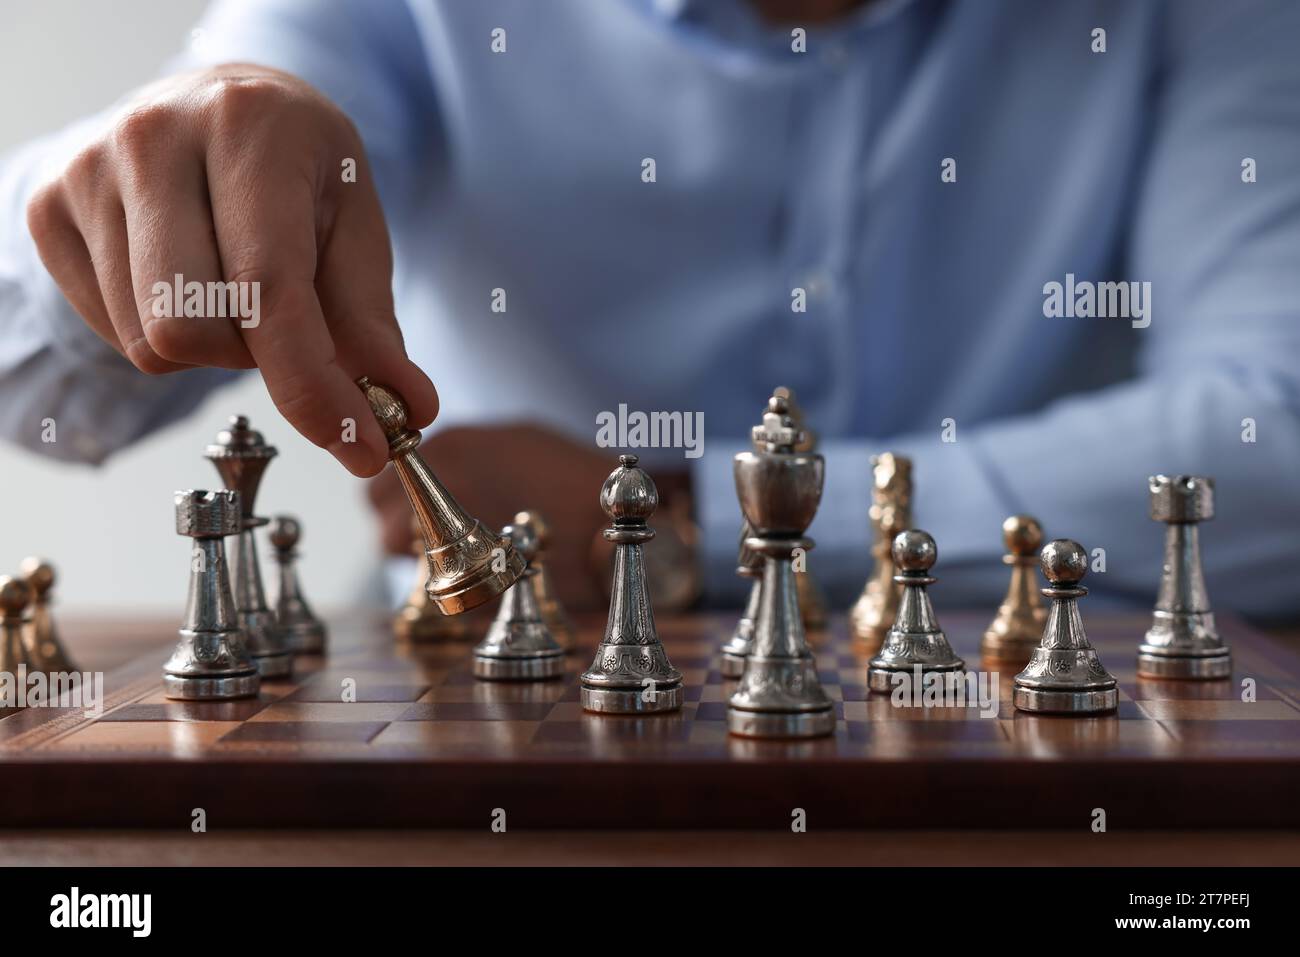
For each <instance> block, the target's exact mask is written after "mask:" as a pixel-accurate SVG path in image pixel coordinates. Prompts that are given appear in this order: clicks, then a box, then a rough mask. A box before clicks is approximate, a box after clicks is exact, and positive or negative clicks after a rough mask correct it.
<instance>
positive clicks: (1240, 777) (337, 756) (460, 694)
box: [0, 613, 1300, 831]
mask: <svg viewBox="0 0 1300 957" xmlns="http://www.w3.org/2000/svg"><path fill="white" fill-rule="evenodd" d="M732 623H733V616H720V615H694V616H687V617H683V618H677V619H664V620H661V621H660V622H659V630H660V634H661V635H662V637H663V639H664V641H665V644H666V646H667V648H668V651H669V654H670V656H671V658H672V660H673V663H674V664H675V665H676V666H677V667H678V669H680V670H681V671H682V673H683V675H684V676H685V686H686V704H685V706H684V707H683V709H682V711H681V712H680V713H678V714H669V715H659V716H653V717H644V718H635V717H612V716H600V715H593V714H586V713H584V712H583V711H582V709H581V707H580V705H579V698H578V685H577V676H578V674H580V673H581V671H582V670H583V669H584V668H585V667H586V665H587V664H588V663H589V661H590V655H591V652H592V649H593V648H594V646H595V643H596V642H597V640H598V639H599V636H600V632H601V628H602V626H603V622H602V621H598V620H594V619H593V620H587V621H583V622H580V625H581V628H580V639H581V649H580V650H579V651H577V652H575V653H574V654H573V655H571V656H570V659H569V668H568V672H567V673H566V675H565V676H564V677H563V678H562V679H560V680H556V681H551V682H539V683H531V684H503V683H487V682H482V681H477V680H475V679H474V678H473V677H472V675H471V674H470V671H469V652H470V646H469V645H468V644H446V645H440V646H432V647H424V648H420V649H418V650H412V649H409V648H404V647H401V646H399V645H396V644H395V643H394V641H393V639H392V638H391V636H390V635H389V633H388V631H387V628H386V625H385V623H384V622H381V621H375V622H351V623H349V622H336V623H333V624H332V629H333V630H332V633H331V639H330V640H331V648H330V653H329V655H328V656H327V657H326V658H323V659H316V660H313V659H310V658H308V659H300V666H299V668H298V672H297V674H296V676H295V677H294V678H293V679H292V680H291V681H288V682H266V683H265V684H264V685H263V691H262V693H261V694H260V696H259V697H257V698H256V699H250V700H246V701H239V702H231V703H184V702H173V701H168V700H166V699H165V698H163V696H162V691H161V686H160V670H159V669H160V665H161V662H162V659H163V657H165V652H163V653H160V652H156V651H151V652H150V653H149V654H148V655H145V656H143V657H141V658H140V659H138V660H136V661H134V662H132V663H131V664H129V665H127V666H125V667H123V668H120V669H118V670H116V671H113V672H110V673H109V674H108V675H107V677H106V685H107V694H106V701H105V707H104V710H103V713H102V714H101V715H99V716H98V717H87V716H86V715H85V714H84V713H83V712H82V711H80V710H74V709H67V708H28V709H26V710H23V711H16V712H15V711H10V712H8V713H7V714H5V715H4V717H3V718H0V765H2V768H0V777H2V779H3V781H4V787H3V788H0V820H3V821H4V822H5V826H7V827H31V826H97V827H134V826H147V827H169V828H171V827H174V828H187V829H188V828H189V826H190V822H191V815H192V811H193V809H195V808H203V809H204V810H205V812H206V814H207V821H208V826H209V827H210V828H216V827H297V828H305V827H335V826H340V827H342V826H347V827H396V826H401V827H465V828H480V827H483V828H486V827H487V826H488V824H489V822H490V820H491V817H492V815H493V812H494V809H497V808H501V809H504V810H505V811H506V812H507V815H508V822H509V827H510V828H511V829H512V830H514V829H517V828H530V829H535V828H606V827H608V828H628V827H635V828H642V829H644V828H656V827H663V828H669V827H671V828H751V827H757V828H784V827H788V826H789V822H790V820H791V813H792V810H793V809H794V808H803V809H804V810H805V811H806V813H807V816H808V820H809V822H810V824H815V825H816V826H817V827H818V828H819V829H820V828H887V827H918V828H931V829H934V828H968V827H975V828H1019V829H1024V828H1040V827H1041V828H1046V827H1062V828H1079V827H1086V826H1088V824H1089V822H1090V821H1091V819H1092V814H1093V809H1094V808H1104V809H1105V811H1106V815H1107V827H1108V829H1109V830H1111V831H1115V830H1117V829H1130V828H1132V829H1136V828H1152V827H1156V828H1162V827H1165V828H1172V827H1178V828H1189V827H1196V828H1200V827H1206V828H1243V827H1246V828H1249V827H1288V828H1295V827H1300V653H1298V651H1297V649H1295V648H1293V647H1288V646H1287V644H1286V643H1284V642H1283V641H1281V640H1280V639H1277V638H1273V637H1270V636H1268V635H1265V634H1262V633H1260V632H1257V631H1254V630H1252V629H1250V628H1248V627H1246V626H1244V625H1242V624H1240V623H1238V622H1235V621H1233V620H1231V619H1228V618H1224V619H1221V621H1220V625H1221V629H1222V631H1223V633H1224V635H1225V637H1226V638H1227V640H1228V641H1229V642H1230V643H1231V644H1232V646H1233V651H1234V656H1235V662H1234V663H1235V665H1236V673H1235V674H1234V676H1233V678H1232V680H1231V681H1225V682H1217V683H1191V682H1177V683H1176V682H1155V681H1145V680H1143V681H1139V680H1138V679H1137V678H1136V676H1135V674H1134V648H1135V645H1136V643H1137V640H1138V638H1139V636H1140V634H1141V632H1142V630H1143V628H1144V626H1145V622H1144V619H1143V618H1142V617H1127V618H1106V617H1098V616H1092V617H1088V618H1086V624H1087V627H1088V631H1089V635H1090V637H1091V638H1092V640H1093V643H1094V644H1095V645H1096V646H1097V648H1098V651H1099V652H1100V654H1101V657H1102V660H1103V661H1104V662H1105V664H1106V666H1107V667H1108V668H1109V669H1110V670H1111V671H1112V673H1114V674H1115V675H1116V677H1118V679H1119V683H1120V707H1119V711H1118V713H1117V714H1115V715H1111V716H1107V717H1096V718H1065V717H1047V716H1035V715H1028V714H1024V713H1018V712H1015V711H1014V710H1013V709H1012V707H1011V704H1010V696H1011V677H1012V674H1011V673H1004V674H1001V675H999V691H1000V703H999V707H998V714H997V716H996V717H992V718H981V717H979V715H978V712H977V711H976V710H973V709H972V710H966V709H937V708H896V707H894V706H893V705H892V704H891V702H890V700H889V698H888V696H883V695H869V694H868V693H867V692H866V690H865V688H864V682H865V659H864V658H863V657H862V656H861V655H860V654H859V653H857V652H856V651H855V649H854V647H853V645H852V643H851V642H850V641H849V640H848V638H847V637H846V634H845V631H844V626H843V622H842V621H837V622H836V623H835V625H834V627H833V628H832V629H831V631H830V633H829V634H827V635H824V636H822V637H821V638H820V639H819V640H817V641H815V643H814V650H815V652H816V654H817V658H818V662H819V665H820V675H821V680H822V682H823V683H824V685H825V687H826V690H827V692H828V693H829V694H830V695H831V697H832V698H833V699H834V700H835V702H836V710H837V713H838V716H839V721H838V724H837V727H836V733H835V735H834V737H832V738H827V739H822V740H817V741H806V742H794V743H787V742H775V741H751V740H742V739H737V738H733V737H729V736H728V735H727V732H726V699H727V695H728V688H727V682H725V681H724V679H723V678H722V677H721V675H720V674H719V672H718V670H717V658H716V654H715V650H716V648H717V646H718V644H719V643H720V642H721V640H723V638H724V637H725V636H726V634H727V632H728V630H729V629H730V627H731V625H732ZM983 624H984V620H983V616H975V615H962V614H951V613H949V614H946V615H944V626H945V629H946V631H947V632H948V635H949V637H950V639H951V640H952V643H953V645H954V647H955V648H956V649H957V651H958V653H959V654H962V655H963V656H964V657H965V658H966V659H967V662H968V666H974V665H975V663H976V662H977V660H978V657H977V655H976V654H975V649H976V647H977V644H978V635H979V632H980V629H981V627H982V625H983ZM73 647H74V648H75V644H74V645H73ZM1244 678H1251V679H1253V680H1254V682H1255V697H1256V700H1255V701H1254V702H1246V701H1243V700H1242V681H1243V679H1244ZM347 679H352V680H354V681H355V683H356V685H355V687H356V701H355V702H354V703H345V702H344V701H343V700H342V688H343V683H344V682H345V680H347Z"/></svg>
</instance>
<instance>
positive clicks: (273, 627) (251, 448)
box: [203, 415, 293, 678]
mask: <svg viewBox="0 0 1300 957" xmlns="http://www.w3.org/2000/svg"><path fill="white" fill-rule="evenodd" d="M203 454H204V456H205V457H206V458H207V459H209V460H210V461H211V462H212V464H213V465H215V466H216V467H217V472H218V473H219V474H220V475H221V481H222V483H223V484H224V485H225V487H226V488H228V489H233V490H234V491H236V492H238V493H239V498H240V502H241V505H242V507H243V510H244V514H243V518H242V519H241V521H240V526H239V561H238V563H237V565H236V566H235V605H236V607H237V608H238V609H239V626H240V628H241V629H242V630H243V632H244V639H245V641H246V642H247V643H248V653H249V655H251V656H252V658H253V660H254V661H256V662H257V670H258V671H259V672H261V675H262V677H263V678H287V677H289V674H290V673H291V672H292V671H293V654H292V653H291V652H290V650H289V642H288V639H287V638H286V636H285V634H284V633H283V632H282V631H281V630H280V626H279V625H278V624H277V623H276V620H275V614H274V613H273V612H272V611H271V609H270V608H268V607H267V604H266V589H265V588H263V587H262V569H261V566H260V565H259V564H258V561H257V539H256V538H255V537H254V534H253V532H254V529H257V528H260V527H261V526H263V525H265V524H266V523H267V519H265V518H258V517H257V516H256V515H254V514H253V505H254V502H255V500H256V498H257V489H258V486H259V485H261V483H262V474H263V473H264V472H265V471H266V466H267V465H268V464H269V463H270V461H271V459H273V458H274V457H275V455H276V449H275V446H273V445H267V444H266V442H264V441H263V440H262V433H260V432H255V431H253V430H252V429H250V428H249V427H248V419H247V418H245V417H244V416H242V415H236V416H231V419H230V428H229V429H223V430H222V431H221V432H220V433H219V434H218V435H217V441H215V442H214V443H212V444H211V445H209V446H208V447H207V450H206V451H205V452H204V453H203Z"/></svg>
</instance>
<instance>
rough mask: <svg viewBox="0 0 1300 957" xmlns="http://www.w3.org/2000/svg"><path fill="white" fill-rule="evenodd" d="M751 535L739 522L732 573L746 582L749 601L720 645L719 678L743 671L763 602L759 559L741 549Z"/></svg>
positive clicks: (736, 675) (752, 645)
mask: <svg viewBox="0 0 1300 957" xmlns="http://www.w3.org/2000/svg"><path fill="white" fill-rule="evenodd" d="M752 533H753V529H751V528H750V527H749V522H742V523H741V527H740V554H739V556H738V557H737V559H736V574H737V575H739V576H740V577H741V578H747V579H749V580H750V581H751V582H752V583H753V584H751V585H750V587H749V599H748V600H747V601H746V602H745V610H744V612H742V613H741V616H740V620H739V621H738V622H736V630H735V631H733V632H732V633H731V638H730V639H728V641H727V643H726V644H724V645H723V646H722V659H721V663H720V665H719V670H720V671H721V672H722V675H723V677H726V678H739V677H740V676H741V675H742V674H744V672H745V659H746V658H747V657H749V653H750V651H751V650H752V649H753V647H754V626H755V623H756V622H757V620H758V609H759V608H760V607H761V605H762V601H763V556H762V555H760V554H758V553H757V552H755V551H753V550H752V549H749V548H746V547H745V539H747V538H749V536H750V535H751V534H752Z"/></svg>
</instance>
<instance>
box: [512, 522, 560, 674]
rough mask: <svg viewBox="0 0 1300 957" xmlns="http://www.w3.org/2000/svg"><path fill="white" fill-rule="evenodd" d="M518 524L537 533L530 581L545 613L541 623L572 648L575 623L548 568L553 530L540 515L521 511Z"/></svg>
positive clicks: (553, 635) (556, 638) (557, 638)
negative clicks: (535, 551)
mask: <svg viewBox="0 0 1300 957" xmlns="http://www.w3.org/2000/svg"><path fill="white" fill-rule="evenodd" d="M515 524H516V525H532V526H533V529H534V530H535V531H536V532H537V556H536V557H535V558H534V559H533V560H532V565H533V567H534V568H536V569H537V574H536V575H533V576H532V577H531V578H530V579H529V581H531V582H532V583H533V593H534V594H535V595H536V596H537V607H538V608H540V609H541V611H542V621H544V622H546V627H547V628H549V629H550V630H551V636H552V637H553V638H554V639H555V640H556V641H557V642H559V645H560V647H561V648H563V649H564V650H565V651H568V650H569V649H571V648H572V647H573V638H574V636H573V623H572V622H571V621H569V616H568V615H567V614H566V613H565V611H564V606H563V605H561V604H560V599H559V596H558V595H556V593H555V585H554V584H553V583H552V582H551V575H550V571H549V570H548V569H547V567H546V548H547V546H548V545H549V544H550V541H551V530H550V528H549V526H547V524H546V521H545V519H543V518H542V516H541V514H540V513H538V512H520V513H519V514H518V515H516V516H515Z"/></svg>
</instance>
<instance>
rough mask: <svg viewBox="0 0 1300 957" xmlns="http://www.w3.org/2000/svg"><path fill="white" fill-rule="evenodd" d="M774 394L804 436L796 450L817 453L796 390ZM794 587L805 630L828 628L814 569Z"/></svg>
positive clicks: (814, 437)
mask: <svg viewBox="0 0 1300 957" xmlns="http://www.w3.org/2000/svg"><path fill="white" fill-rule="evenodd" d="M772 394H773V395H774V396H777V397H779V398H782V399H785V401H786V408H787V409H788V410H789V415H790V421H792V422H793V423H794V427H795V428H796V429H798V430H799V433H800V435H802V436H803V438H802V439H800V441H799V442H798V443H796V445H795V447H794V450H795V451H796V452H800V453H802V452H815V451H817V433H816V432H813V431H811V430H810V429H809V428H808V427H807V425H806V423H805V419H804V414H803V409H802V408H801V407H800V405H799V402H798V400H797V399H796V398H795V395H794V390H793V389H791V388H789V387H788V386H783V385H779V386H777V387H776V388H775V389H773V390H772ZM794 585H795V591H796V592H797V593H798V595H799V613H800V615H801V616H802V617H803V626H804V628H806V629H807V630H808V631H821V630H822V629H824V628H825V627H826V624H827V621H828V619H827V615H826V594H825V592H823V591H822V588H821V586H820V585H819V584H817V579H816V578H814V577H813V574H812V569H810V568H809V569H805V570H804V571H803V572H802V573H801V574H799V575H797V576H796V577H795V580H794Z"/></svg>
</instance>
